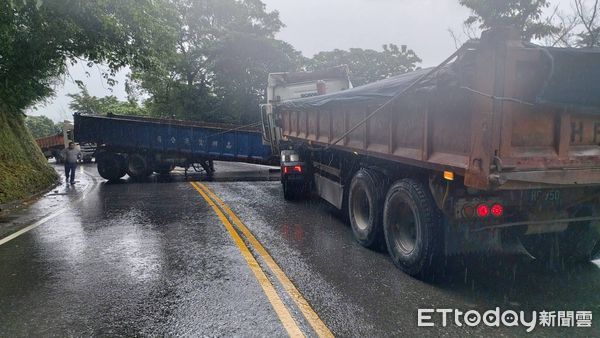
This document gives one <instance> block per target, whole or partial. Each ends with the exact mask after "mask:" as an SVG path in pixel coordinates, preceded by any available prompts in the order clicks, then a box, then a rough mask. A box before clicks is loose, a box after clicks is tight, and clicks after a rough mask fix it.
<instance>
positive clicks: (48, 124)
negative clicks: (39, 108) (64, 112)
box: [25, 116, 62, 138]
mask: <svg viewBox="0 0 600 338" xmlns="http://www.w3.org/2000/svg"><path fill="white" fill-rule="evenodd" d="M25 125H26V126H27V129H29V132H30V133H31V135H32V136H33V137H34V138H40V137H45V136H51V135H54V134H58V133H60V132H61V130H62V125H59V124H54V121H52V120H51V119H49V118H47V117H46V116H27V118H26V119H25Z"/></svg>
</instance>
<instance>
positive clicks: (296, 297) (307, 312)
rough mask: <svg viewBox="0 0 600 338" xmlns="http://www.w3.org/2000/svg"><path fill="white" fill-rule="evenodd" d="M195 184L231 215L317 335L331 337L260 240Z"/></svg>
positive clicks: (225, 208) (227, 210)
mask: <svg viewBox="0 0 600 338" xmlns="http://www.w3.org/2000/svg"><path fill="white" fill-rule="evenodd" d="M196 184H197V186H198V187H200V188H201V189H202V190H204V191H205V192H206V194H208V195H209V196H210V197H211V198H212V199H213V200H214V201H216V204H218V206H219V207H220V208H221V209H222V210H223V211H224V212H225V213H226V214H227V215H229V217H231V220H232V221H233V223H235V225H236V226H237V227H238V229H240V231H241V232H242V233H243V234H244V236H245V237H246V238H247V239H248V241H249V242H250V245H251V246H252V247H253V248H254V249H255V250H256V251H257V252H258V254H259V255H260V256H261V257H262V259H263V260H264V261H265V263H266V264H267V266H268V267H269V269H271V271H272V272H273V274H274V275H275V276H276V277H277V279H278V280H279V282H280V283H281V284H282V285H283V287H284V289H285V290H286V292H287V293H288V295H290V298H291V299H292V300H293V301H294V303H296V305H297V306H298V308H299V309H300V311H301V312H302V314H303V315H304V317H305V318H306V320H307V321H308V323H309V324H310V326H311V327H312V328H313V330H315V332H316V333H317V335H318V336H319V337H333V333H331V331H330V330H329V328H328V327H327V325H325V323H323V321H322V320H321V318H319V315H317V313H316V312H315V311H314V310H313V308H312V307H311V306H310V304H308V302H307V301H306V299H304V297H303V296H302V294H301V293H300V291H299V290H298V289H297V288H296V286H295V285H294V283H292V281H291V280H290V279H289V278H288V277H287V275H286V274H285V273H284V272H283V270H282V269H281V268H280V267H279V265H278V264H277V263H276V262H275V260H274V259H273V257H271V255H270V254H269V253H268V252H267V250H266V249H265V248H264V247H263V246H262V244H260V242H259V241H258V240H257V239H256V237H254V235H253V234H252V232H251V231H250V230H249V229H248V227H247V226H246V225H245V224H244V223H243V222H242V221H241V220H240V219H239V217H237V216H236V214H235V213H234V212H233V211H232V210H231V208H229V206H227V204H225V202H223V200H221V199H220V198H219V197H218V196H217V195H216V194H215V193H214V192H212V191H211V190H210V189H208V188H207V187H206V186H205V185H204V184H202V183H200V182H196Z"/></svg>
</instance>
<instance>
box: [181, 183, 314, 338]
mask: <svg viewBox="0 0 600 338" xmlns="http://www.w3.org/2000/svg"><path fill="white" fill-rule="evenodd" d="M190 183H191V185H192V186H193V187H194V189H196V191H198V193H199V194H200V196H202V198H204V200H205V201H206V203H208V205H210V206H211V208H212V209H213V210H214V211H215V213H216V214H217V216H218V217H219V220H221V222H222V223H223V225H224V226H225V228H226V229H227V232H228V233H229V235H230V236H231V238H232V239H233V241H234V242H235V244H236V245H237V246H238V248H239V249H240V251H241V253H242V256H243V257H244V259H245V260H246V263H247V264H248V266H249V267H250V269H251V270H252V272H253V273H254V276H255V277H256V279H257V280H258V283H259V284H260V286H261V287H262V289H263V291H264V293H265V295H266V296H267V298H268V299H269V302H270V303H271V306H273V309H274V310H275V313H276V314H277V316H278V317H279V320H280V321H281V323H282V324H283V327H284V328H285V330H286V331H287V333H288V335H289V336H290V337H304V334H303V333H302V331H301V330H300V328H299V327H298V324H297V323H296V321H295V320H294V318H293V317H292V315H291V314H290V312H289V311H288V309H287V307H286V306H285V304H284V303H283V301H282V300H281V298H280V297H279V295H278V294H277V291H275V287H274V286H273V284H271V282H270V281H269V279H268V278H267V275H265V273H264V271H263V270H262V268H261V267H260V265H259V264H258V262H257V261H256V259H255V258H254V256H252V253H251V252H250V249H248V247H247V246H246V243H244V241H243V240H242V238H241V237H240V235H239V234H238V233H237V231H235V229H234V227H233V225H232V224H231V222H229V220H228V219H227V217H226V216H225V215H224V214H223V212H222V211H221V209H219V207H218V206H217V205H216V204H215V202H213V200H212V199H210V197H208V195H207V194H206V193H205V192H204V191H203V190H202V189H201V188H199V187H198V186H196V185H195V184H194V182H190Z"/></svg>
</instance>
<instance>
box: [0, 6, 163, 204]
mask: <svg viewBox="0 0 600 338" xmlns="http://www.w3.org/2000/svg"><path fill="white" fill-rule="evenodd" d="M170 8H171V7H170V0H94V1H90V0H4V1H0V177H1V178H2V179H0V203H5V202H7V201H10V200H14V199H19V198H23V197H25V196H27V195H28V194H31V193H34V192H36V191H39V190H40V189H43V188H45V187H47V186H48V185H50V184H51V182H52V181H53V180H54V179H55V177H56V175H55V173H54V171H53V170H52V168H50V167H49V166H48V164H47V162H46V160H45V158H44V157H43V155H42V154H41V153H40V151H39V148H38V147H37V145H36V144H35V142H34V140H33V138H32V137H31V135H30V133H29V132H28V131H27V129H26V127H25V121H24V117H23V115H22V111H23V110H24V109H25V108H27V107H30V106H31V105H33V104H35V103H37V102H40V101H42V100H44V99H46V98H47V97H48V96H50V95H52V93H53V87H54V85H55V84H57V83H58V82H60V78H61V76H63V75H64V74H65V72H66V70H67V63H68V62H72V63H74V62H78V61H81V60H85V62H98V63H104V64H106V65H107V66H108V67H109V69H110V70H111V71H109V72H108V73H107V74H104V75H105V77H107V78H108V79H110V78H112V76H113V75H114V72H115V71H116V70H118V69H120V68H122V67H123V66H125V65H132V66H134V67H138V68H142V69H143V68H146V67H150V66H152V65H153V64H154V63H155V60H156V59H158V58H159V55H161V54H162V53H163V50H169V49H172V44H171V42H172V41H174V38H173V35H172V34H173V33H174V30H173V29H172V28H171V27H170V26H169V25H168V24H169V23H170V22H171V20H169V19H168V17H169V15H170V13H171V10H170ZM109 82H110V81H109Z"/></svg>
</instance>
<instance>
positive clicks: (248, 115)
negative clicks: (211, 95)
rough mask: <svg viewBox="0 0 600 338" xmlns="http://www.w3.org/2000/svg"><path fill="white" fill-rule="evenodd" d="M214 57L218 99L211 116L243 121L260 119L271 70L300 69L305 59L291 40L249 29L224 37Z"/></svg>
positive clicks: (225, 119) (224, 119) (215, 84)
mask: <svg viewBox="0 0 600 338" xmlns="http://www.w3.org/2000/svg"><path fill="white" fill-rule="evenodd" d="M211 59H212V60H213V67H212V69H213V72H214V74H215V76H214V82H213V86H214V92H215V94H216V95H217V97H218V98H219V101H218V105H217V107H216V109H215V110H214V111H213V116H209V118H211V119H220V120H223V121H226V122H241V123H250V122H255V121H258V120H259V119H260V114H259V105H260V104H261V103H264V102H265V101H266V89H267V79H268V75H269V73H272V72H285V71H295V70H298V69H300V68H301V67H302V64H303V61H304V58H303V57H302V55H301V54H300V53H299V52H297V51H296V50H294V48H293V47H292V46H291V45H290V44H288V43H285V42H283V41H279V40H274V39H271V38H267V37H263V36H257V35H253V34H246V33H233V34H230V35H229V36H228V37H226V38H225V39H223V41H222V42H221V43H220V44H219V45H218V46H217V48H215V50H214V53H213V54H212V57H211ZM215 115H216V116H215Z"/></svg>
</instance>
